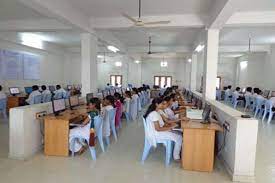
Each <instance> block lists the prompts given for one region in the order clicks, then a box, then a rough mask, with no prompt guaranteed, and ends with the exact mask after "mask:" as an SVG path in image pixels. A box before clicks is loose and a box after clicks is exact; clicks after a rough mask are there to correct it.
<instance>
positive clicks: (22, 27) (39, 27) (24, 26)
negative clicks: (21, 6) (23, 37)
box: [0, 19, 72, 32]
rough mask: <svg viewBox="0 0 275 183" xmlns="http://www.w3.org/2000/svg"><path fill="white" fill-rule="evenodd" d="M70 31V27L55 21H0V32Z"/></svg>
mask: <svg viewBox="0 0 275 183" xmlns="http://www.w3.org/2000/svg"><path fill="white" fill-rule="evenodd" d="M71 29H72V27H71V26H68V25H65V24H63V23H61V22H59V21H57V20H55V19H39V20H37V19H36V20H9V21H0V31H16V32H49V31H57V30H71Z"/></svg>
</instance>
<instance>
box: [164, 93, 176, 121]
mask: <svg viewBox="0 0 275 183" xmlns="http://www.w3.org/2000/svg"><path fill="white" fill-rule="evenodd" d="M163 100H164V101H166V102H167V107H166V108H165V109H164V112H165V113H166V114H167V115H168V118H169V119H171V120H175V119H179V114H175V113H174V111H173V110H172V105H173V102H174V101H173V98H172V97H170V96H168V97H165V98H164V99H163Z"/></svg>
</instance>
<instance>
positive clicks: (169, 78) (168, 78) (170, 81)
mask: <svg viewBox="0 0 275 183" xmlns="http://www.w3.org/2000/svg"><path fill="white" fill-rule="evenodd" d="M166 82H167V83H166V85H167V86H168V87H171V86H172V78H171V77H167V79H166Z"/></svg>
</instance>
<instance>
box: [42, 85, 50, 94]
mask: <svg viewBox="0 0 275 183" xmlns="http://www.w3.org/2000/svg"><path fill="white" fill-rule="evenodd" d="M41 89H42V95H49V94H52V93H51V91H50V90H48V89H47V87H46V86H45V85H42V86H41Z"/></svg>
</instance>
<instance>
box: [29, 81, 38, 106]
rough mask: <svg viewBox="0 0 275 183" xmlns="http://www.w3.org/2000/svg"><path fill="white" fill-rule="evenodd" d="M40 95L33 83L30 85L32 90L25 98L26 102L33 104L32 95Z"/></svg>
mask: <svg viewBox="0 0 275 183" xmlns="http://www.w3.org/2000/svg"><path fill="white" fill-rule="evenodd" d="M38 95H41V93H40V91H39V87H38V86H37V85H33V86H32V92H31V94H30V95H29V97H28V99H27V100H26V102H27V103H28V104H34V97H36V96H38Z"/></svg>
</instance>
